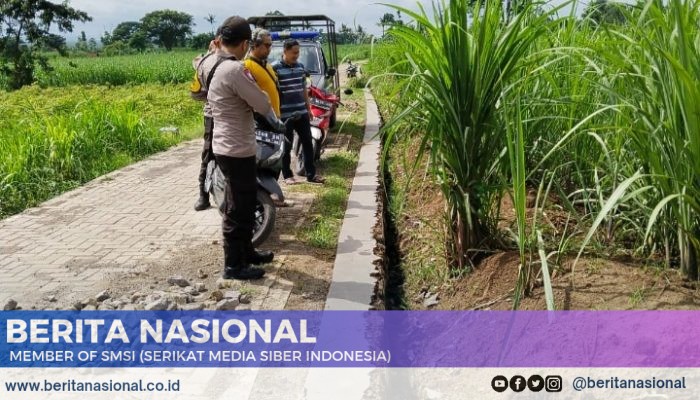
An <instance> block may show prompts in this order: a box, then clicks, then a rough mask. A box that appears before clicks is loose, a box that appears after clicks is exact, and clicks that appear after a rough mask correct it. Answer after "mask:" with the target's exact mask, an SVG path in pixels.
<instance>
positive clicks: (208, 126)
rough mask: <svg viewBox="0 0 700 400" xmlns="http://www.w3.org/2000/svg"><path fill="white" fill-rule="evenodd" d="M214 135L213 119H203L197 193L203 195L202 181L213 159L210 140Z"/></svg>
mask: <svg viewBox="0 0 700 400" xmlns="http://www.w3.org/2000/svg"><path fill="white" fill-rule="evenodd" d="M213 134H214V118H211V117H204V147H203V148H202V165H201V166H200V167H199V193H202V194H203V193H205V190H204V180H205V179H206V177H207V165H208V164H209V161H211V160H213V159H214V152H213V151H212V149H211V140H212V136H213Z"/></svg>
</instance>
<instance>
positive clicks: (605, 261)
mask: <svg viewBox="0 0 700 400" xmlns="http://www.w3.org/2000/svg"><path fill="white" fill-rule="evenodd" d="M405 150H406V152H407V154H415V143H414V144H410V143H409V144H407V146H406V149H405ZM394 161H397V162H398V167H397V170H396V171H397V172H393V173H394V174H395V175H396V174H398V177H397V178H395V180H396V182H395V185H396V184H402V183H405V176H406V174H405V170H406V169H405V168H404V167H403V166H401V165H400V164H401V160H400V159H395V160H394ZM406 165H408V164H406ZM408 187H409V190H408V192H407V193H406V199H407V201H406V205H405V208H404V210H403V213H402V214H401V217H400V218H399V220H398V221H396V222H395V223H396V225H397V228H398V231H399V237H398V245H399V251H400V254H401V257H402V264H403V267H404V272H403V273H404V276H405V281H406V282H405V284H404V285H403V288H402V291H403V296H404V306H405V307H407V308H410V309H427V308H430V309H444V310H468V309H479V310H509V309H511V308H512V305H513V300H512V297H513V290H514V288H515V285H516V281H517V276H518V267H519V256H518V253H517V251H498V252H495V253H493V254H491V255H490V256H488V257H486V258H485V259H483V260H482V261H481V262H479V263H478V265H477V266H476V268H475V269H474V271H473V272H472V273H468V274H462V275H457V276H453V275H450V271H449V270H448V269H447V267H445V261H444V254H445V246H444V243H445V219H444V210H445V202H444V199H443V197H442V194H441V193H440V191H439V188H438V187H437V186H436V185H435V184H433V183H432V182H431V181H430V178H429V174H426V173H425V168H421V169H419V170H418V171H417V172H416V173H415V174H414V176H413V178H412V184H411V185H409V186H408ZM532 195H533V194H530V197H533V196H532ZM556 201H557V199H556V198H554V197H552V198H550V199H549V203H551V204H552V207H548V210H547V212H546V215H544V216H541V217H540V218H541V219H543V220H544V221H543V222H545V223H546V225H548V226H550V227H553V228H552V229H553V230H558V231H559V233H561V231H562V229H563V227H564V225H565V224H566V221H567V215H566V213H565V212H564V211H562V210H561V209H558V208H557V207H556V206H555V203H556ZM532 203H534V201H533V202H530V204H528V207H529V208H528V209H527V211H526V214H527V217H528V220H531V218H532V216H533V214H534V208H533V207H532V206H533V205H534V204H532ZM500 216H501V220H500V222H499V228H500V229H501V230H504V229H505V228H510V229H511V230H515V229H516V227H515V213H514V210H513V208H512V204H511V203H510V201H509V198H508V196H506V197H505V198H504V200H503V201H502V203H501V210H500ZM572 224H573V222H572ZM550 233H556V232H550ZM562 258H563V259H562V260H561V261H560V265H553V263H552V262H550V265H549V269H550V272H553V277H552V286H553V291H554V298H555V307H556V309H560V310H629V309H643V310H661V309H698V308H700V290H698V288H699V287H700V285H696V284H695V283H694V282H687V281H684V279H683V278H682V277H681V275H680V273H679V271H678V270H676V269H666V268H660V267H656V266H652V265H653V264H652V263H645V261H644V260H638V259H633V258H632V257H629V256H624V257H623V256H620V257H615V258H614V259H610V258H604V257H603V256H596V255H593V254H591V253H584V255H583V256H582V257H581V259H580V260H579V261H578V263H576V265H575V266H574V259H575V254H573V255H569V256H564V257H562ZM533 261H539V260H538V258H537V255H536V254H535V255H534V260H533ZM647 264H648V265H647ZM656 264H658V263H656ZM539 268H540V265H539V264H538V263H535V264H534V265H533V269H534V270H535V271H539ZM539 278H541V277H540V276H538V277H537V278H536V281H535V282H536V285H535V286H536V287H535V288H534V290H533V292H532V293H531V295H530V296H529V297H526V298H524V299H523V300H522V302H521V305H520V309H523V310H543V309H546V303H545V297H544V290H543V287H542V282H541V279H539ZM430 298H433V299H435V298H437V303H436V302H434V301H433V302H431V301H430V300H429V299H430Z"/></svg>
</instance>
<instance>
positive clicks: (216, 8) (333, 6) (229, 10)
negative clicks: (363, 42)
mask: <svg viewBox="0 0 700 400" xmlns="http://www.w3.org/2000/svg"><path fill="white" fill-rule="evenodd" d="M380 1H381V0H380ZM52 2H59V0H52ZM390 2H391V3H392V4H396V5H400V6H404V7H407V8H411V9H417V8H418V7H417V4H418V1H417V0H390ZM420 3H422V4H423V5H424V6H427V5H429V4H431V2H430V0H420ZM69 4H70V6H71V7H73V8H77V9H78V10H81V11H85V12H86V13H88V15H90V16H91V17H92V22H87V23H84V24H83V23H76V24H75V26H74V28H73V33H68V34H65V36H66V37H67V38H68V39H69V40H71V39H76V38H77V37H78V36H79V34H80V32H81V31H85V35H86V36H87V37H88V38H91V37H94V38H95V39H96V40H97V41H98V43H99V38H100V37H101V36H102V34H103V33H104V32H105V31H109V32H111V31H112V30H113V29H114V28H115V27H116V26H117V25H118V24H119V23H120V22H124V21H138V20H139V19H141V17H143V16H144V15H145V14H147V13H149V12H151V11H155V10H162V9H172V10H177V11H183V12H186V13H188V14H190V15H192V16H193V17H194V22H195V24H196V25H195V26H194V28H193V30H194V32H195V33H200V32H210V31H212V30H213V28H212V25H211V24H209V22H207V21H205V19H204V18H205V17H207V15H209V14H213V15H214V16H215V17H216V21H215V23H214V24H215V26H218V24H220V23H221V22H222V21H223V20H224V19H226V18H227V17H229V16H231V15H240V16H242V17H250V16H256V15H265V13H267V12H269V11H274V10H279V11H281V12H282V13H284V14H285V15H293V14H296V15H300V14H301V15H303V14H325V15H327V16H328V17H330V18H331V19H333V20H334V21H335V23H336V30H338V29H339V28H340V24H341V23H344V24H346V25H348V26H351V27H356V26H357V25H362V27H363V28H364V29H365V31H367V32H369V33H373V34H375V35H376V34H381V31H382V30H381V27H379V26H377V23H378V22H379V19H380V18H381V16H382V15H384V14H385V13H387V12H392V13H394V14H395V12H394V10H393V9H390V8H388V7H386V6H383V5H380V4H379V3H377V1H376V0H375V1H367V0H274V1H259V0H258V1H256V0H246V1H242V0H233V1H221V0H218V1H217V0H198V1H192V0H69Z"/></svg>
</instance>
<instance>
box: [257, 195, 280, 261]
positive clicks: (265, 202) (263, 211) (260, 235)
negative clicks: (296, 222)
mask: <svg viewBox="0 0 700 400" xmlns="http://www.w3.org/2000/svg"><path fill="white" fill-rule="evenodd" d="M256 200H257V201H256V202H255V225H254V228H253V246H256V247H257V246H259V245H261V244H262V243H263V242H265V240H267V238H268V237H269V236H270V234H271V233H272V230H273V229H274V228H275V214H276V212H277V210H276V208H275V204H274V203H273V202H272V198H271V197H270V194H269V193H267V192H266V191H264V190H258V193H257V196H256Z"/></svg>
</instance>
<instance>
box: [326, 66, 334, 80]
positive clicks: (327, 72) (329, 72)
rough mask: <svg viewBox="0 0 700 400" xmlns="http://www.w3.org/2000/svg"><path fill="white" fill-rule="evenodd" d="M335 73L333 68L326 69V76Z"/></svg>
mask: <svg viewBox="0 0 700 400" xmlns="http://www.w3.org/2000/svg"><path fill="white" fill-rule="evenodd" d="M335 73H336V71H335V68H328V71H326V76H327V77H329V78H330V77H331V76H335Z"/></svg>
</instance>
